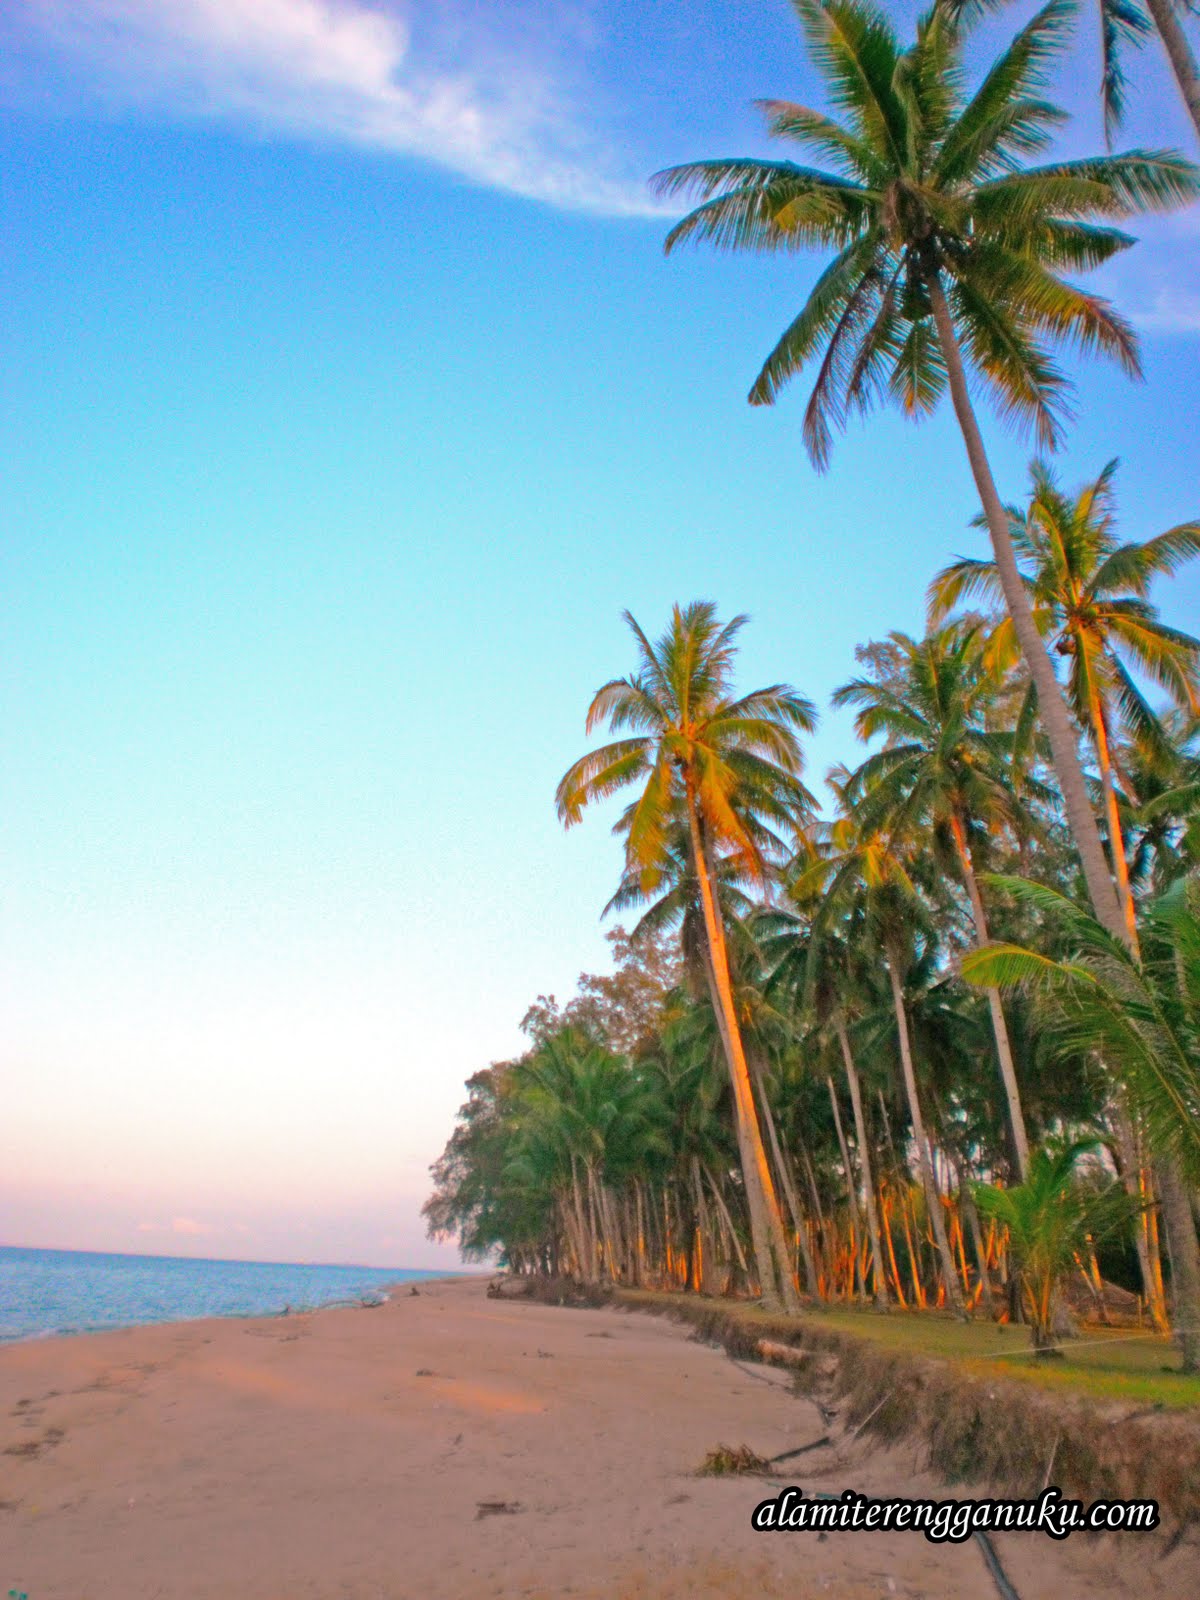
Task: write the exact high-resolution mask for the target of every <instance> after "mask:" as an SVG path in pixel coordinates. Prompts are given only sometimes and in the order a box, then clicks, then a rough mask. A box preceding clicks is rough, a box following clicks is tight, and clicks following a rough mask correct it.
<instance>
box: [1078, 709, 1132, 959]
mask: <svg viewBox="0 0 1200 1600" xmlns="http://www.w3.org/2000/svg"><path fill="white" fill-rule="evenodd" d="M1088 720H1089V721H1090V722H1091V725H1092V739H1093V741H1094V743H1095V746H1096V765H1097V767H1098V768H1099V769H1100V788H1101V792H1102V793H1103V795H1104V820H1105V825H1106V827H1107V829H1108V850H1109V854H1110V855H1111V857H1112V868H1113V876H1114V878H1115V879H1116V880H1117V894H1118V896H1119V897H1120V901H1121V910H1122V912H1123V913H1124V916H1125V927H1126V929H1127V930H1128V932H1127V942H1128V944H1129V945H1130V946H1131V947H1132V949H1133V951H1134V953H1135V954H1136V953H1137V950H1138V932H1137V909H1136V907H1135V906H1134V903H1133V889H1132V887H1131V885H1130V882H1129V857H1128V856H1127V855H1126V853H1125V835H1124V833H1123V832H1122V830H1121V813H1120V810H1119V809H1118V806H1117V790H1116V785H1115V783H1114V782H1113V762H1112V750H1111V748H1110V746H1109V742H1108V719H1107V718H1106V717H1105V714H1104V707H1103V705H1102V704H1101V701H1100V696H1099V695H1098V694H1097V693H1096V692H1095V690H1093V691H1092V693H1091V695H1090V696H1089V699H1088Z"/></svg>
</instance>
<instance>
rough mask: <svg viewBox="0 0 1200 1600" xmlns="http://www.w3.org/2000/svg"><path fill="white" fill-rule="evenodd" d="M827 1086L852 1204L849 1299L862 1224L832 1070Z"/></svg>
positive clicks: (826, 1078)
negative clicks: (857, 1242) (852, 1253)
mask: <svg viewBox="0 0 1200 1600" xmlns="http://www.w3.org/2000/svg"><path fill="white" fill-rule="evenodd" d="M825 1086H826V1088H827V1089H828V1090H829V1104H830V1105H831V1106H832V1107H833V1126H834V1128H835V1130H836V1131H837V1142H838V1149H839V1150H840V1151H841V1153H842V1166H843V1167H844V1168H845V1170H846V1199H847V1201H848V1202H849V1206H850V1237H851V1242H852V1244H855V1249H854V1260H853V1262H852V1263H851V1272H850V1286H849V1290H848V1291H847V1299H851V1298H853V1296H854V1294H855V1282H856V1280H859V1271H858V1250H857V1246H856V1238H857V1235H858V1231H859V1229H860V1227H861V1226H862V1224H861V1221H860V1218H859V1214H858V1195H857V1193H856V1184H855V1179H854V1167H853V1166H852V1164H851V1161H850V1146H849V1145H848V1144H847V1143H846V1132H845V1129H844V1128H843V1127H842V1108H841V1106H840V1105H839V1104H838V1097H837V1087H836V1085H835V1084H834V1081H833V1074H832V1073H831V1072H830V1073H827V1074H826V1077H825ZM859 1281H861V1287H862V1291H863V1295H864V1297H865V1295H866V1289H867V1285H866V1282H865V1280H859Z"/></svg>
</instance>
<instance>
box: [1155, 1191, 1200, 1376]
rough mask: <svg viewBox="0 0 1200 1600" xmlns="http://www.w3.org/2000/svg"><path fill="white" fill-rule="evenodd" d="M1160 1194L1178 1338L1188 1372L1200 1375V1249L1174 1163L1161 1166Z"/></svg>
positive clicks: (1189, 1203) (1189, 1202)
mask: <svg viewBox="0 0 1200 1600" xmlns="http://www.w3.org/2000/svg"><path fill="white" fill-rule="evenodd" d="M1158 1192H1159V1194H1160V1195H1161V1197H1162V1212H1163V1221H1164V1222H1165V1223H1166V1225H1167V1249H1168V1250H1169V1251H1170V1255H1171V1297H1172V1299H1173V1300H1174V1302H1175V1304H1174V1311H1175V1336H1176V1338H1177V1339H1178V1341H1179V1348H1180V1351H1181V1352H1182V1355H1183V1370H1184V1372H1200V1249H1198V1248H1197V1243H1196V1222H1195V1218H1194V1217H1193V1216H1192V1203H1191V1200H1190V1199H1189V1198H1188V1192H1187V1187H1186V1185H1185V1184H1184V1182H1183V1179H1182V1178H1181V1177H1180V1175H1179V1169H1178V1167H1177V1166H1176V1165H1175V1163H1174V1162H1173V1161H1163V1162H1162V1163H1161V1164H1160V1165H1159V1168H1158Z"/></svg>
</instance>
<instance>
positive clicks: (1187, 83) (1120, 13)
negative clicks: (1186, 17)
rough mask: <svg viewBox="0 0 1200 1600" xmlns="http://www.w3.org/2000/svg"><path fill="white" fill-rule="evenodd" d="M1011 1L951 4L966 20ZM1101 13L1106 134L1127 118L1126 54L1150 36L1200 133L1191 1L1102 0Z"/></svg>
mask: <svg viewBox="0 0 1200 1600" xmlns="http://www.w3.org/2000/svg"><path fill="white" fill-rule="evenodd" d="M1006 3H1007V0H950V9H951V11H952V12H953V13H954V15H955V16H957V17H964V16H970V15H971V14H972V13H977V12H980V11H998V10H999V9H1000V7H1001V6H1002V5H1005V4H1006ZM1096 10H1097V21H1098V22H1099V24H1100V60H1101V72H1100V105H1101V109H1102V110H1103V113H1104V131H1105V133H1106V134H1108V135H1109V136H1110V137H1111V136H1112V134H1114V133H1115V132H1116V130H1117V129H1118V127H1119V126H1120V124H1121V119H1122V117H1123V116H1124V114H1125V91H1126V89H1127V88H1128V81H1127V79H1126V76H1125V51H1126V50H1128V49H1137V48H1139V47H1140V46H1141V45H1142V44H1143V43H1144V42H1145V40H1146V38H1147V37H1148V35H1149V34H1151V33H1157V34H1158V37H1159V40H1160V42H1161V44H1162V47H1163V49H1164V51H1165V52H1166V56H1167V60H1168V62H1169V63H1170V67H1171V71H1172V72H1173V73H1174V74H1175V82H1176V83H1177V84H1178V86H1179V92H1180V94H1181V95H1182V97H1183V103H1184V106H1185V108H1186V109H1187V113H1188V116H1189V117H1191V119H1192V121H1193V123H1194V124H1195V126H1196V132H1197V134H1200V70H1198V69H1197V66H1196V57H1195V54H1194V53H1193V51H1192V47H1191V44H1190V42H1189V40H1188V37H1187V34H1186V33H1184V31H1183V23H1182V18H1181V15H1180V14H1181V13H1182V12H1188V11H1191V12H1192V13H1193V15H1194V12H1195V8H1194V7H1193V6H1192V5H1191V4H1190V0H1098V4H1097V7H1096ZM1147 13H1149V14H1148V15H1147Z"/></svg>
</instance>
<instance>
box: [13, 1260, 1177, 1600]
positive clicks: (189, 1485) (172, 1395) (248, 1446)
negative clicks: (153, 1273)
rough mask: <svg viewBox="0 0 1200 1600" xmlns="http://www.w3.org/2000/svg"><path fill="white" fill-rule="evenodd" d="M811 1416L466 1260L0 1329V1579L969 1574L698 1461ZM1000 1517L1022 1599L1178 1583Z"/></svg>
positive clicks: (567, 1590)
mask: <svg viewBox="0 0 1200 1600" xmlns="http://www.w3.org/2000/svg"><path fill="white" fill-rule="evenodd" d="M827 1431H828V1429H827V1426H826V1423H825V1422H824V1421H823V1420H822V1418H821V1416H820V1415H819V1413H818V1412H817V1410H816V1408H815V1407H814V1406H813V1405H812V1404H810V1403H809V1402H808V1401H804V1400H796V1399H793V1398H792V1397H791V1396H790V1395H789V1393H788V1392H787V1380H786V1379H785V1378H784V1377H782V1376H781V1375H779V1374H776V1373H773V1372H767V1371H766V1370H764V1369H749V1368H747V1369H742V1368H740V1367H738V1366H737V1365H735V1364H734V1363H732V1362H731V1361H729V1360H728V1359H727V1358H726V1357H725V1356H724V1355H723V1354H722V1353H721V1352H719V1351H716V1350H712V1349H710V1348H708V1347H706V1346H704V1345H700V1344H697V1343H694V1342H692V1341H691V1340H690V1339H689V1338H688V1336H687V1334H686V1332H685V1331H684V1330H683V1329H681V1328H679V1327H677V1326H674V1325H672V1324H669V1323H667V1322H664V1321H660V1320H657V1319H654V1318H651V1317H647V1316H643V1315H635V1314H629V1313H624V1312H619V1311H567V1310H559V1309H556V1308H550V1307H544V1306H539V1305H536V1304H532V1303H529V1302H506V1301H497V1300H489V1299H488V1298H487V1297H486V1295H485V1290H484V1284H483V1283H482V1282H481V1281H479V1280H473V1281H456V1282H450V1281H443V1282H438V1283H434V1284H422V1285H421V1286H420V1293H419V1294H417V1295H410V1294H409V1293H408V1292H407V1290H406V1289H403V1288H402V1289H401V1290H400V1291H399V1292H398V1293H397V1295H396V1297H395V1298H394V1299H393V1300H392V1301H391V1302H390V1303H389V1304H388V1305H386V1306H384V1307H382V1308H379V1309H374V1310H371V1309H354V1310H330V1311H322V1312H317V1313H315V1314H312V1315H304V1316H291V1317H285V1318H275V1319H264V1320H254V1321H208V1322H193V1323H175V1324H169V1325H165V1326H161V1327H153V1328H138V1329H132V1330H129V1331H125V1332H120V1333H111V1334H97V1335H92V1336H89V1337H86V1338H78V1339H58V1340H47V1341H44V1342H40V1343H31V1344H22V1345H13V1346H9V1347H7V1348H5V1349H3V1350H0V1450H3V1454H0V1594H5V1593H7V1592H8V1590H9V1589H16V1590H18V1591H19V1592H23V1593H25V1594H27V1595H28V1596H29V1600H152V1597H153V1600H210V1597H212V1600H216V1597H218V1596H219V1597H222V1600H410V1597H411V1600H476V1597H483V1596H489V1597H491V1596H518V1595H522V1596H539V1597H541V1596H544V1597H558V1596H560V1595H561V1596H568V1595H570V1596H576V1597H592V1596H600V1595H604V1596H615V1597H620V1596H635V1595H645V1596H651V1595H653V1596H663V1597H666V1596H670V1597H678V1600H684V1597H688V1596H698V1597H707V1596H723V1597H735V1600H750V1597H751V1596H755V1595H766V1596H775V1595H780V1596H783V1595H787V1596H810V1595H828V1596H830V1597H837V1600H850V1597H856V1600H857V1597H868V1596H870V1597H874V1596H880V1597H889V1596H893V1595H898V1596H908V1597H916V1596H930V1597H936V1600H943V1597H945V1600H958V1597H964V1600H973V1597H975V1596H979V1597H987V1600H992V1597H994V1596H995V1595H996V1594H997V1590H996V1588H995V1585H994V1583H993V1581H992V1579H991V1577H990V1576H989V1575H988V1573H987V1571H986V1569H985V1567H984V1564H983V1560H982V1558H981V1555H980V1552H979V1549H978V1547H977V1546H976V1545H975V1544H974V1543H968V1544H966V1545H964V1546H958V1547H950V1546H939V1547H934V1546H931V1545H930V1544H929V1543H927V1541H926V1540H925V1539H924V1538H923V1537H921V1536H920V1535H919V1534H899V1533H890V1534H889V1533H841V1534H830V1535H827V1536H826V1537H825V1538H823V1539H821V1538H818V1537H817V1536H814V1535H812V1534H774V1535H764V1534H756V1533H754V1532H753V1531H752V1530H751V1527H750V1522H749V1518H750V1512H751V1510H752V1508H753V1507H754V1505H755V1504H756V1503H757V1502H758V1501H759V1500H760V1499H762V1498H764V1496H765V1495H766V1494H767V1493H768V1492H770V1489H769V1488H768V1487H766V1486H764V1484H763V1483H762V1482H761V1481H759V1480H757V1479H746V1478H724V1479H703V1478H697V1477H696V1476H695V1475H694V1469H695V1468H696V1466H697V1465H698V1464H699V1462H700V1461H701V1460H702V1459H703V1457H704V1455H705V1453H706V1452H707V1451H708V1450H709V1449H711V1448H712V1447H713V1446H714V1445H716V1444H718V1443H725V1444H730V1445H737V1444H741V1443H746V1444H749V1445H751V1446H752V1447H753V1448H754V1449H755V1450H757V1451H758V1452H759V1453H760V1454H763V1455H768V1456H770V1455H775V1454H777V1453H779V1452H781V1451H784V1450H788V1449H791V1448H793V1447H794V1446H796V1445H800V1444H803V1443H806V1442H807V1441H809V1440H811V1439H815V1438H817V1437H819V1436H820V1435H821V1434H823V1433H825V1432H827ZM792 1476H793V1478H794V1481H797V1482H799V1483H801V1484H802V1485H804V1486H805V1487H807V1488H819V1489H821V1490H824V1491H826V1492H830V1493H840V1491H841V1490H843V1489H846V1488H855V1489H859V1490H861V1491H863V1492H865V1493H870V1494H911V1495H932V1496H934V1497H941V1496H943V1495H944V1494H945V1493H946V1492H947V1491H945V1490H944V1489H943V1488H941V1487H940V1486H939V1485H938V1484H937V1483H936V1481H935V1480H933V1479H931V1478H930V1477H928V1476H927V1475H925V1474H924V1473H923V1472H922V1471H921V1470H920V1468H919V1464H918V1463H916V1462H914V1460H913V1459H912V1453H911V1452H905V1451H894V1450H893V1451H887V1452H884V1451H880V1450H879V1449H877V1448H874V1447H872V1446H871V1445H870V1444H869V1443H868V1442H867V1441H858V1442H857V1443H854V1444H852V1445H850V1446H849V1447H839V1449H838V1450H837V1451H832V1450H829V1449H826V1450H823V1451H821V1452H819V1453H818V1454H816V1455H814V1456H811V1457H804V1458H801V1462H800V1464H798V1466H797V1468H796V1470H795V1471H794V1474H793V1475H792ZM782 1481H788V1480H787V1479H786V1478H784V1479H781V1482H782ZM959 1492H961V1491H959ZM500 1505H504V1506H506V1507H512V1508H514V1509H504V1510H499V1509H491V1510H489V1509H488V1508H489V1507H492V1508H495V1507H499V1506H500ZM996 1544H997V1548H998V1549H999V1551H1000V1554H1001V1557H1002V1560H1003V1562H1004V1564H1005V1567H1006V1568H1007V1571H1008V1573H1009V1576H1010V1577H1011V1579H1012V1581H1013V1583H1014V1585H1015V1587H1016V1589H1017V1591H1018V1593H1019V1594H1020V1596H1021V1597H1022V1600H1051V1597H1053V1600H1076V1597H1078V1600H1083V1597H1084V1596H1089V1597H1091V1596H1097V1595H1104V1596H1111V1597H1113V1600H1122V1597H1125V1596H1129V1597H1131V1600H1132V1597H1133V1596H1134V1595H1139V1596H1140V1595H1146V1594H1154V1595H1161V1596H1166V1597H1175V1596H1178V1597H1180V1600H1183V1597H1184V1596H1188V1597H1190V1596H1193V1595H1195V1594H1196V1593H1200V1555H1198V1552H1197V1548H1196V1546H1195V1544H1190V1545H1186V1546H1182V1547H1180V1548H1179V1549H1177V1550H1176V1551H1175V1552H1174V1554H1172V1555H1171V1556H1170V1557H1168V1558H1167V1559H1165V1560H1159V1559H1157V1556H1156V1555H1152V1553H1151V1548H1150V1546H1149V1545H1148V1544H1147V1543H1146V1542H1145V1541H1144V1536H1141V1535H1136V1534H1126V1535H1123V1536H1120V1537H1117V1536H1113V1537H1109V1538H1107V1539H1105V1540H1103V1541H1100V1540H1090V1539H1084V1538H1080V1537H1075V1538H1073V1539H1071V1540H1068V1541H1066V1542H1065V1543H1062V1544H1055V1543H1053V1542H1052V1541H1051V1540H1049V1539H1048V1538H1046V1537H1045V1536H1044V1535H1031V1534H1022V1535H1017V1534H1010V1535H1007V1536H999V1537H997V1539H996Z"/></svg>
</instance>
